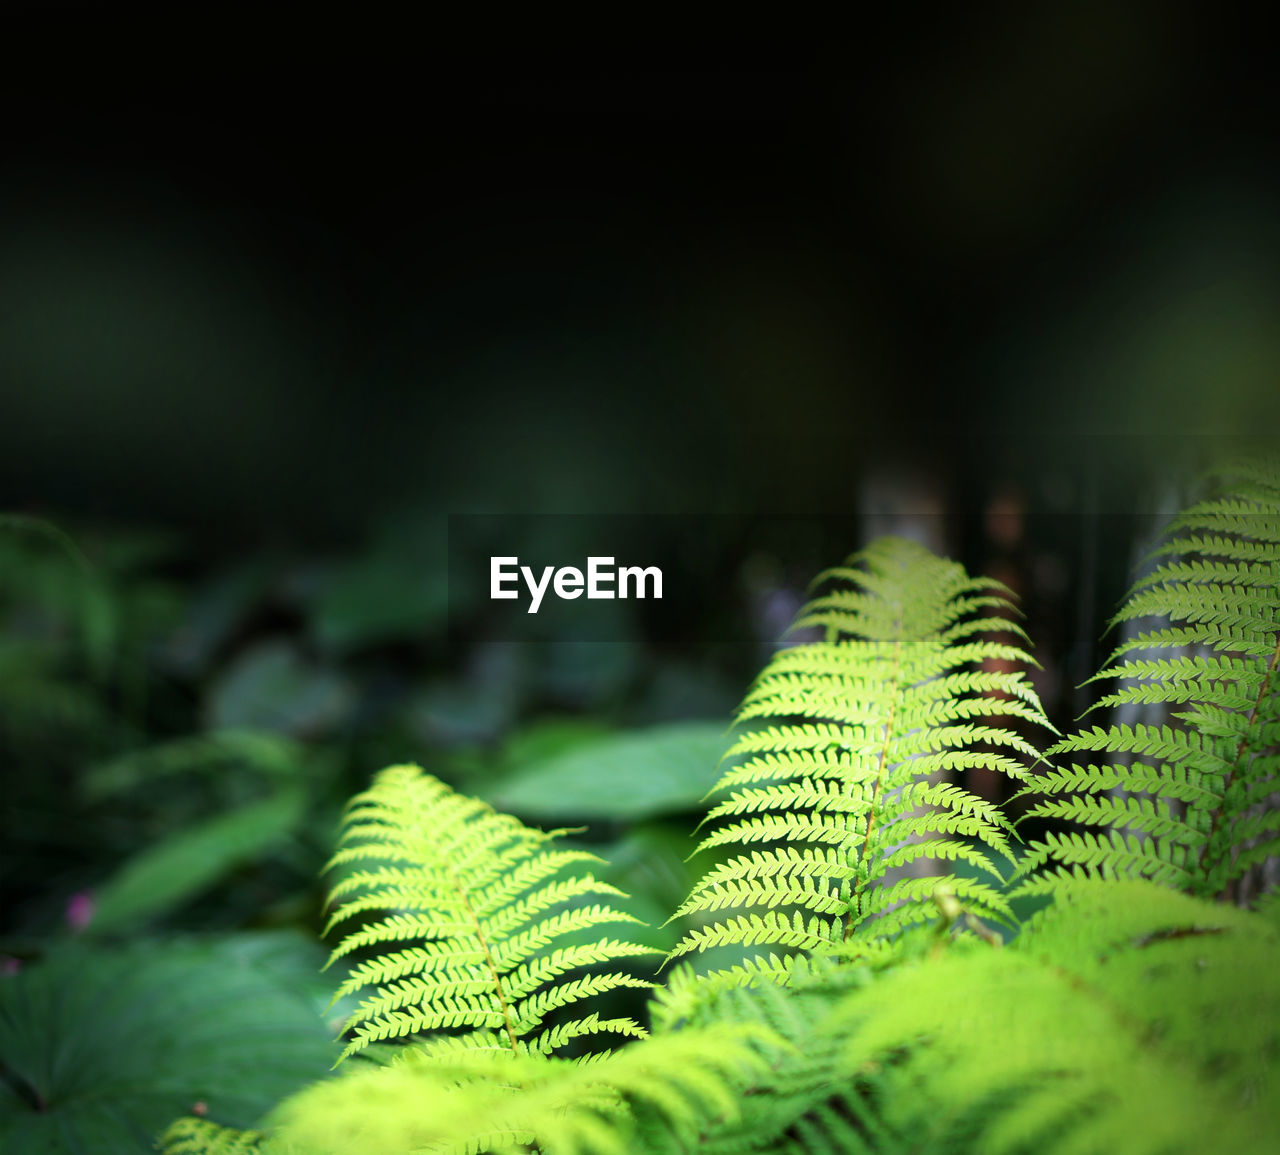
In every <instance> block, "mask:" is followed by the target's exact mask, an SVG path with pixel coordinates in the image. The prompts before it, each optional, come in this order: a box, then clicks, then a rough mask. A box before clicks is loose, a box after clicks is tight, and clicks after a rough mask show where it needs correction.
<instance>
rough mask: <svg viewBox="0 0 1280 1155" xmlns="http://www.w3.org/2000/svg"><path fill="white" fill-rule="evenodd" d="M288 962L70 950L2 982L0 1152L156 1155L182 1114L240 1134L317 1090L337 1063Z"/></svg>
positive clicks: (218, 954)
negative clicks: (159, 1139)
mask: <svg viewBox="0 0 1280 1155" xmlns="http://www.w3.org/2000/svg"><path fill="white" fill-rule="evenodd" d="M252 937H253V938H254V939H258V938H260V937H261V936H252ZM303 946H305V944H303ZM268 947H269V948H270V949H268ZM299 949H300V948H299ZM297 954H298V950H296V949H294V948H292V947H290V948H289V949H287V950H286V949H284V947H283V946H281V945H280V944H270V943H262V942H249V943H247V944H240V943H239V942H238V941H237V939H235V938H233V939H231V940H228V941H224V942H213V943H181V942H180V943H168V944H158V943H154V942H152V943H146V944H136V945H133V946H130V947H129V948H127V949H121V950H102V949H86V948H84V947H81V946H76V947H71V948H67V949H66V950H65V951H64V952H62V953H61V954H58V955H55V956H53V957H51V958H49V959H48V960H46V961H45V962H43V963H40V964H37V965H35V966H31V967H29V968H27V969H25V970H23V971H21V972H20V973H18V974H17V975H13V976H10V977H6V978H3V979H0V1068H2V1069H3V1071H4V1086H3V1089H0V1150H3V1151H5V1152H10V1151H12V1152H14V1153H15V1155H17V1153H19V1152H22V1153H27V1152H32V1153H35V1152H71V1153H75V1152H84V1153H86V1155H87V1153H90V1152H91V1153H92V1155H153V1152H154V1146H153V1144H154V1141H155V1137H156V1135H157V1134H158V1133H159V1132H160V1131H162V1130H163V1129H164V1128H165V1127H166V1126H167V1125H168V1124H169V1123H171V1122H172V1121H173V1120H174V1119H175V1118H177V1117H178V1116H180V1115H185V1114H189V1113H191V1112H192V1111H193V1110H195V1111H196V1112H201V1111H205V1112H207V1117H208V1118H210V1119H212V1120H215V1121H217V1122H219V1123H224V1124H230V1125H233V1126H248V1125H251V1124H253V1123H254V1122H256V1121H257V1120H258V1119H259V1117H260V1116H262V1115H263V1114H264V1113H265V1112H266V1111H268V1110H269V1109H270V1108H271V1107H273V1106H274V1105H275V1104H276V1103H277V1102H279V1100H280V1099H281V1098H283V1097H284V1096H286V1095H289V1094H291V1093H292V1092H293V1091H295V1090H297V1089H298V1088H299V1087H301V1086H302V1085H303V1084H304V1083H307V1082H310V1081H312V1080H315V1079H319V1078H323V1077H324V1076H325V1074H326V1073H327V1071H328V1070H329V1068H330V1066H331V1064H332V1062H333V1059H334V1057H335V1055H336V1053H337V1051H336V1047H335V1046H334V1044H333V1042H332V1036H331V1032H330V1030H329V1028H328V1026H327V1025H326V1023H325V1022H324V1020H323V1019H322V1018H321V1017H320V1016H319V1015H318V1014H317V1013H316V1010H315V1007H314V1004H313V1001H312V1000H311V999H309V998H308V997H307V996H306V994H305V993H301V992H298V991H296V990H295V989H293V983H292V981H291V980H290V978H289V976H288V974H287V973H285V972H287V971H289V970H292V969H294V968H295V967H296V965H297V964H296V962H295V961H290V962H289V965H288V966H287V967H286V968H285V972H282V971H281V960H282V959H284V958H289V959H290V960H294V959H296V956H297Z"/></svg>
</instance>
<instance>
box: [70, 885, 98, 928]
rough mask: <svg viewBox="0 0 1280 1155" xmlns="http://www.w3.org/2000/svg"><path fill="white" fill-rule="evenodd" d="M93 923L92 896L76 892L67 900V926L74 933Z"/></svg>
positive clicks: (83, 892)
mask: <svg viewBox="0 0 1280 1155" xmlns="http://www.w3.org/2000/svg"><path fill="white" fill-rule="evenodd" d="M92 921H93V896H92V895H91V894H88V893H87V892H86V891H83V890H81V891H77V892H76V893H75V894H73V895H72V896H71V897H70V898H69V899H67V925H68V926H69V927H70V928H71V929H72V930H74V931H82V930H84V928H85V927H87V926H88V925H89V923H91V922H92Z"/></svg>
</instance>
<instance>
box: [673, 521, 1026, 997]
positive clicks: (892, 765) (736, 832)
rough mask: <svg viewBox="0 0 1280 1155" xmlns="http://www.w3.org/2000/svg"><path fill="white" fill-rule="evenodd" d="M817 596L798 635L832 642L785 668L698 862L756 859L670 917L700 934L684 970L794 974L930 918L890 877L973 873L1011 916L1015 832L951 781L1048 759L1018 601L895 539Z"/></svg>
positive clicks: (732, 754)
mask: <svg viewBox="0 0 1280 1155" xmlns="http://www.w3.org/2000/svg"><path fill="white" fill-rule="evenodd" d="M820 585H821V586H830V587H833V588H830V591H829V592H827V593H824V594H822V595H821V596H818V597H816V598H815V599H814V600H812V601H811V602H810V603H809V604H808V605H807V606H805V608H804V609H803V610H802V611H801V613H800V615H799V617H798V619H797V621H796V623H795V627H794V628H795V629H797V630H804V629H807V628H811V627H819V628H821V629H822V630H823V631H824V633H825V637H824V639H823V640H822V641H816V642H811V643H808V644H803V645H797V646H794V647H792V648H790V649H784V650H782V651H780V652H778V653H777V654H775V655H774V657H773V659H772V660H771V662H770V663H769V665H768V667H767V668H766V669H765V671H764V673H763V674H762V675H761V676H760V678H759V680H758V681H757V682H756V684H755V686H754V687H753V688H752V690H751V691H750V693H749V694H748V695H747V697H746V700H745V701H744V702H743V704H742V706H741V707H740V709H739V711H738V716H737V723H738V725H739V727H740V728H741V733H740V736H739V737H738V738H737V740H736V741H735V742H734V743H733V745H732V746H731V748H730V749H729V751H728V753H727V754H726V756H725V757H726V760H729V761H731V762H732V766H731V768H730V769H729V770H728V771H727V772H726V773H725V774H724V776H723V777H722V778H721V780H720V782H719V784H718V785H717V787H716V788H715V791H713V793H724V792H728V796H727V797H726V798H724V799H723V801H720V802H719V803H717V804H716V805H715V806H714V807H713V808H712V809H711V811H710V813H709V814H708V815H707V818H706V820H705V821H707V822H711V823H712V824H714V829H713V830H712V832H711V833H710V834H708V835H707V836H706V837H704V838H703V840H702V842H701V843H700V845H699V847H698V849H699V850H703V849H712V848H715V847H722V846H727V847H732V848H734V849H737V850H742V851H744V852H745V853H742V854H740V855H737V856H735V857H733V858H731V859H730V860H729V861H727V862H724V863H722V864H721V865H718V866H715V867H713V868H712V869H711V870H710V871H708V872H707V874H705V875H704V876H703V878H702V879H701V880H700V881H699V882H698V883H697V884H696V885H695V887H694V889H693V891H692V893H691V894H690V896H689V898H688V899H687V900H686V901H685V903H684V904H683V906H681V907H680V909H679V910H678V911H677V912H676V916H675V917H686V916H694V917H698V918H702V919H704V920H705V922H704V924H703V925H697V926H695V927H694V928H693V929H691V930H689V931H688V933H687V934H686V935H685V937H684V938H683V939H682V940H681V942H680V943H679V944H678V945H677V947H676V949H675V950H674V951H673V952H672V956H671V957H672V958H675V957H677V956H680V955H684V954H687V953H689V952H702V951H708V950H711V949H713V948H718V947H736V948H739V949H745V950H746V951H747V952H748V953H747V962H746V964H745V965H744V966H742V967H740V968H738V969H737V973H738V974H739V975H740V976H741V977H742V979H743V981H749V980H751V979H753V978H755V977H759V976H760V975H764V974H770V973H771V974H774V975H775V976H778V977H783V976H785V974H786V972H787V971H788V969H789V967H790V963H789V961H788V960H789V958H790V956H791V953H792V952H796V951H806V950H812V949H814V948H816V947H819V946H821V945H823V944H825V943H829V942H832V941H836V940H839V939H847V938H851V937H869V936H884V935H890V934H893V933H894V932H896V931H898V930H901V929H902V928H904V927H907V926H909V925H911V924H913V923H916V922H919V921H921V920H923V919H928V918H931V917H932V915H933V914H934V908H933V907H932V905H931V904H930V903H929V902H928V901H927V900H928V898H929V896H930V894H931V893H932V891H933V889H934V887H935V885H936V884H937V882H938V881H939V878H938V877H937V876H926V877H912V876H908V877H899V878H897V879H896V880H895V879H892V877H891V876H890V872H891V871H894V870H895V868H899V867H909V866H910V865H911V864H914V863H920V862H922V860H934V861H935V862H939V863H942V862H948V861H955V860H963V861H965V862H966V863H968V864H970V865H972V866H973V867H976V868H977V869H978V870H979V871H981V872H982V873H983V874H985V875H987V876H989V877H990V879H991V880H992V881H991V882H986V881H981V880H980V879H977V878H972V877H955V876H950V875H946V876H943V877H945V878H946V879H947V882H948V886H949V887H950V888H951V889H952V891H953V892H955V893H958V894H959V895H960V896H961V897H962V898H963V900H964V901H965V902H966V904H967V905H968V907H969V908H970V909H971V910H973V911H974V912H976V913H977V914H978V915H979V916H980V917H986V918H995V919H1001V920H1006V921H1007V920H1009V919H1010V917H1011V916H1010V910H1009V907H1008V905H1007V902H1006V900H1005V898H1004V896H1003V895H1002V894H1001V892H1000V890H999V888H998V887H999V884H1000V882H1001V880H1002V874H1001V869H1000V867H999V866H998V865H997V862H996V860H997V859H1004V860H1006V861H1008V862H1009V863H1010V864H1012V862H1013V852H1012V849H1011V846H1010V842H1009V835H1010V828H1009V824H1008V822H1007V820H1006V819H1005V817H1004V816H1003V814H1002V813H1001V812H1000V811H999V810H998V809H997V808H996V807H995V806H993V805H991V804H990V803H988V802H986V801H984V800H983V799H981V798H979V797H978V796H977V795H975V794H973V793H971V792H969V791H968V790H966V789H964V788H963V787H961V786H958V785H955V784H953V783H951V782H949V781H947V780H946V778H947V776H949V775H951V774H957V773H962V772H964V771H966V770H972V769H977V768H984V769H987V770H993V771H996V772H998V773H1000V774H1004V775H1007V776H1009V777H1010V778H1014V779H1025V778H1026V777H1027V775H1028V770H1027V763H1029V762H1031V761H1034V760H1035V759H1036V758H1037V757H1038V754H1037V751H1036V749H1035V747H1034V746H1033V745H1031V744H1030V743H1029V742H1028V741H1027V740H1026V739H1025V738H1024V737H1022V736H1021V735H1020V734H1019V733H1018V732H1017V730H1016V729H1014V728H1013V727H1014V726H1015V725H1017V724H1018V723H1030V724H1032V725H1035V726H1047V725H1048V722H1047V720H1046V718H1045V716H1044V713H1043V710H1042V709H1041V706H1040V702H1039V700H1038V698H1037V696H1036V693H1035V690H1034V689H1033V688H1032V686H1031V684H1030V682H1029V681H1028V680H1027V678H1026V675H1025V674H1024V673H1023V672H1022V669H1021V667H1023V666H1025V665H1026V664H1028V663H1030V662H1031V659H1030V657H1029V656H1028V654H1027V653H1026V651H1025V650H1024V649H1023V648H1022V646H1021V644H1018V643H1017V638H1019V637H1021V636H1024V635H1023V634H1022V630H1021V629H1020V627H1019V626H1017V625H1016V624H1015V623H1014V622H1013V621H1011V620H1010V614H1011V613H1012V612H1014V607H1013V605H1012V603H1011V602H1010V600H1009V598H1008V596H1006V595H1008V591H1007V590H1005V589H1004V588H1003V587H1001V586H1000V585H999V583H996V582H993V581H990V580H988V579H985V578H971V577H969V576H968V575H967V574H966V573H965V571H964V569H963V567H962V566H960V565H958V564H957V563H955V562H951V561H946V560H943V559H941V558H938V557H936V556H934V555H933V554H932V553H930V552H929V551H928V550H926V549H925V548H923V547H922V546H919V545H917V544H915V543H912V542H909V541H904V540H901V539H896V538H885V539H882V540H879V541H877V542H875V543H874V544H872V545H871V546H870V547H869V548H867V549H866V550H863V551H862V552H861V553H858V554H855V555H854V556H853V557H851V558H850V559H849V561H848V562H847V564H846V565H844V566H842V567H839V568H837V569H833V570H829V571H827V572H826V573H824V574H821V575H820V576H819V577H818V578H817V579H816V581H815V586H820ZM992 633H995V634H1000V635H1004V637H1005V638H1013V639H1014V640H1013V642H1009V641H997V640H992V639H989V638H984V637H983V635H985V634H992ZM984 663H986V668H984V666H983V664H984ZM1010 667H1012V668H1010ZM997 719H1003V720H1004V721H1003V722H1001V721H998V720H997ZM735 911H736V912H737V913H734V912H735ZM777 952H782V953H781V954H779V953H777ZM753 953H755V954H759V955H761V956H762V957H760V958H757V959H755V960H754V961H753Z"/></svg>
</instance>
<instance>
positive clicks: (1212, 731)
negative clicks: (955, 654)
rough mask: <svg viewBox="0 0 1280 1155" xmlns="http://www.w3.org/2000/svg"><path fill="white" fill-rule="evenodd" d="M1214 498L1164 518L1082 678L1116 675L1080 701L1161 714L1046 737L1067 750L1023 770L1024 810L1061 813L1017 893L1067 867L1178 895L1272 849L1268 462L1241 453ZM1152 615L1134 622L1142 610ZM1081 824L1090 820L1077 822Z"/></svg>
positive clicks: (1277, 570)
mask: <svg viewBox="0 0 1280 1155" xmlns="http://www.w3.org/2000/svg"><path fill="white" fill-rule="evenodd" d="M1227 476H1228V484H1227V485H1226V486H1225V488H1223V489H1222V491H1221V493H1220V494H1219V496H1217V497H1213V498H1211V499H1208V500H1206V501H1203V502H1200V503H1199V504H1197V505H1195V506H1193V507H1192V508H1191V509H1189V510H1187V511H1186V512H1185V513H1183V514H1181V515H1180V516H1179V517H1177V518H1176V519H1175V520H1174V521H1173V523H1172V525H1171V526H1170V528H1169V530H1168V531H1167V532H1166V535H1165V538H1164V540H1163V541H1162V542H1161V544H1160V545H1159V546H1158V547H1157V548H1156V549H1155V551H1154V553H1153V557H1155V558H1161V559H1163V558H1167V559H1170V560H1164V561H1161V562H1160V563H1159V564H1158V565H1157V566H1156V568H1154V569H1153V570H1152V572H1150V573H1149V574H1147V575H1145V576H1144V577H1141V578H1139V579H1138V581H1137V582H1135V584H1134V585H1133V587H1132V589H1131V591H1130V593H1129V596H1128V599H1127V600H1126V602H1125V604H1124V606H1123V607H1122V608H1121V610H1120V611H1119V613H1117V614H1116V616H1115V618H1114V619H1113V622H1112V624H1113V625H1115V624H1118V623H1122V622H1135V623H1142V626H1143V629H1142V632H1139V633H1137V634H1136V635H1135V636H1134V637H1132V638H1129V639H1127V640H1125V641H1123V642H1122V643H1121V644H1120V645H1119V646H1117V648H1116V649H1115V650H1114V652H1113V653H1112V655H1111V657H1110V659H1109V660H1108V663H1107V665H1106V666H1105V667H1104V668H1103V670H1102V671H1101V672H1100V673H1099V674H1098V675H1097V676H1096V678H1095V679H1093V680H1098V679H1114V680H1116V681H1117V683H1118V687H1117V688H1116V689H1115V690H1113V691H1112V692H1111V693H1109V694H1107V695H1105V696H1104V697H1103V698H1102V699H1101V700H1100V701H1099V702H1098V703H1097V704H1096V705H1095V707H1094V709H1097V708H1099V707H1102V708H1125V707H1134V706H1140V707H1144V708H1147V709H1155V710H1158V711H1162V714H1163V719H1164V720H1163V721H1162V723H1161V724H1159V725H1152V724H1143V723H1135V724H1129V723H1124V722H1116V723H1114V724H1112V725H1110V726H1105V727H1104V726H1092V727H1089V728H1086V729H1081V730H1080V731H1079V732H1078V733H1076V734H1073V735H1071V736H1070V737H1067V738H1065V739H1063V740H1062V741H1060V742H1059V743H1058V744H1057V745H1056V746H1054V747H1052V748H1051V749H1050V750H1049V751H1048V756H1049V757H1054V756H1065V757H1066V758H1068V759H1073V758H1075V757H1080V758H1081V760H1080V761H1074V760H1073V761H1071V762H1070V764H1069V765H1067V766H1060V767H1058V768H1057V769H1054V770H1053V771H1051V772H1050V773H1048V774H1046V775H1044V776H1043V777H1041V778H1039V779H1037V780H1036V782H1034V783H1033V784H1032V785H1031V786H1030V787H1029V788H1028V790H1027V791H1026V792H1025V793H1030V794H1032V795H1034V796H1037V798H1038V801H1037V802H1036V804H1035V806H1034V807H1033V808H1032V809H1031V810H1030V811H1029V813H1028V814H1027V817H1028V818H1030V817H1042V818H1050V819H1055V820H1059V821H1062V820H1065V821H1068V822H1071V823H1073V824H1076V825H1077V826H1082V827H1085V828H1086V830H1085V832H1082V833H1064V834H1050V835H1049V836H1047V837H1046V838H1045V839H1044V840H1043V841H1040V842H1037V843H1035V844H1034V845H1033V846H1032V848H1031V850H1030V852H1029V853H1028V855H1027V857H1026V858H1025V859H1024V861H1023V864H1022V871H1021V872H1022V873H1023V874H1024V875H1031V874H1033V872H1035V871H1038V870H1040V869H1041V868H1042V867H1044V866H1046V865H1052V866H1054V867H1055V869H1053V870H1050V871H1048V872H1046V873H1043V874H1040V875H1039V876H1038V877H1032V878H1030V879H1029V880H1028V881H1027V882H1026V883H1025V884H1024V888H1023V889H1024V890H1026V891H1041V892H1044V891H1052V890H1054V889H1055V888H1057V887H1058V886H1059V885H1060V884H1061V882H1062V880H1064V879H1071V878H1075V877H1108V878H1133V877H1144V878H1150V879H1153V880H1156V881H1159V882H1162V883H1164V884H1165V885H1168V886H1173V887H1176V888H1178V889H1181V890H1185V891H1188V892H1190V893H1192V894H1196V895H1200V896H1204V897H1208V896H1211V895H1222V896H1224V897H1225V896H1228V895H1231V894H1233V892H1234V889H1235V887H1236V886H1237V884H1238V883H1239V881H1240V880H1241V879H1242V878H1243V876H1244V875H1246V874H1247V872H1249V871H1250V870H1251V869H1252V868H1253V867H1255V866H1257V865H1258V864H1259V863H1261V862H1263V861H1265V860H1266V859H1267V858H1270V857H1272V856H1274V855H1277V854H1280V816H1278V815H1277V813H1276V811H1275V809H1274V807H1273V806H1271V805H1270V800H1271V795H1272V794H1273V793H1275V792H1276V791H1277V790H1280V777H1278V776H1280V673H1278V672H1277V663H1278V661H1280V466H1277V465H1266V464H1264V463H1256V462H1255V463H1251V464H1250V463H1245V464H1244V465H1242V466H1241V467H1240V468H1239V469H1238V470H1237V471H1234V472H1229V473H1228V475H1227ZM1152 618H1156V619H1160V618H1163V619H1166V620H1167V621H1168V623H1169V625H1168V626H1167V627H1161V626H1160V625H1158V624H1157V625H1155V626H1154V627H1151V628H1148V627H1147V621H1148V619H1152ZM1089 831H1097V832H1098V833H1096V834H1094V833H1090V832H1089Z"/></svg>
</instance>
